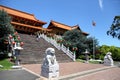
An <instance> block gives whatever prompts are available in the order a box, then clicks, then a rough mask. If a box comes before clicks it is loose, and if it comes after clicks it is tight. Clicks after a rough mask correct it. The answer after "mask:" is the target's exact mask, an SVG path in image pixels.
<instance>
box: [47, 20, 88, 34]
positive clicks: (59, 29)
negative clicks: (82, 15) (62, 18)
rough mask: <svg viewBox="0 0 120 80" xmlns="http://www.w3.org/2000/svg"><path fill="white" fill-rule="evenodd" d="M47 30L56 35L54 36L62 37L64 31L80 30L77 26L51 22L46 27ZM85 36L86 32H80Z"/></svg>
mask: <svg viewBox="0 0 120 80" xmlns="http://www.w3.org/2000/svg"><path fill="white" fill-rule="evenodd" d="M47 29H51V33H53V34H56V35H63V34H64V33H65V32H66V31H70V30H73V29H78V30H81V29H80V27H79V25H75V26H68V25H65V24H62V23H59V22H56V21H53V20H51V21H50V24H49V25H48V28H47ZM82 33H83V34H84V35H85V36H87V35H88V33H86V32H82Z"/></svg>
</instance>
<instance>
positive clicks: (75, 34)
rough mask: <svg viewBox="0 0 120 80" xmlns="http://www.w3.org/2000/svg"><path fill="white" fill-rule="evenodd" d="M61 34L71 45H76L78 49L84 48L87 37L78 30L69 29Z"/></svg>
mask: <svg viewBox="0 0 120 80" xmlns="http://www.w3.org/2000/svg"><path fill="white" fill-rule="evenodd" d="M63 36H64V37H63V39H64V40H65V42H66V43H69V44H70V46H71V47H78V48H80V49H81V48H82V49H85V48H86V47H87V45H86V44H85V41H86V39H87V38H86V36H84V35H83V34H82V32H81V31H80V30H76V29H74V30H71V31H67V32H65V34H64V35H63Z"/></svg>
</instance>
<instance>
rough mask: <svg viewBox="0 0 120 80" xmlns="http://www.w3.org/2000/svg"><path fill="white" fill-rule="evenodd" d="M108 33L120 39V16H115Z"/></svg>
mask: <svg viewBox="0 0 120 80" xmlns="http://www.w3.org/2000/svg"><path fill="white" fill-rule="evenodd" d="M107 35H111V36H113V38H114V37H116V38H118V39H120V16H115V17H114V21H113V23H112V25H111V27H110V30H108V31H107Z"/></svg>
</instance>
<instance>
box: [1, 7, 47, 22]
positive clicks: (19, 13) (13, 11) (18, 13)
mask: <svg viewBox="0 0 120 80" xmlns="http://www.w3.org/2000/svg"><path fill="white" fill-rule="evenodd" d="M2 9H3V10H5V11H7V13H8V14H11V15H15V16H19V17H23V18H26V19H30V20H34V21H38V22H41V23H43V24H46V22H42V21H39V20H37V19H36V18H35V17H34V15H33V14H29V13H26V12H23V11H19V10H16V9H12V8H9V7H6V6H2V5H0V10H2Z"/></svg>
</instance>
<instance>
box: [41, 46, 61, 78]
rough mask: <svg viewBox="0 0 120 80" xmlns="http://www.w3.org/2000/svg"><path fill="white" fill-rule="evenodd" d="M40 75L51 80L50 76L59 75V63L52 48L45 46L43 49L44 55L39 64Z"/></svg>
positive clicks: (56, 76)
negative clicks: (44, 49) (41, 62)
mask: <svg viewBox="0 0 120 80" xmlns="http://www.w3.org/2000/svg"><path fill="white" fill-rule="evenodd" d="M41 76H43V77H46V78H49V80H51V79H50V78H58V77H59V65H58V62H57V61H56V57H55V50H54V48H47V49H46V51H45V57H44V60H43V64H42V66H41ZM56 80H58V79H56Z"/></svg>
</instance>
